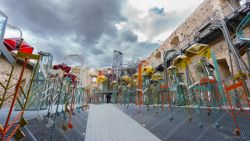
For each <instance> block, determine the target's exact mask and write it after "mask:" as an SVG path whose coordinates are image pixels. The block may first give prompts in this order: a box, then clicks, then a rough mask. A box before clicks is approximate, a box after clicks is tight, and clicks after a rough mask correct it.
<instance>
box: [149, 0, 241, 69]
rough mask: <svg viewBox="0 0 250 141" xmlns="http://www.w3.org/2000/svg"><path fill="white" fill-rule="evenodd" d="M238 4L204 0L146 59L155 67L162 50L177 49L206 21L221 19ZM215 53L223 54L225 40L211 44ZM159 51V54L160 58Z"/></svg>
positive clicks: (230, 0)
mask: <svg viewBox="0 0 250 141" xmlns="http://www.w3.org/2000/svg"><path fill="white" fill-rule="evenodd" d="M238 6H239V5H237V4H236V3H234V1H232V0H205V1H204V2H203V3H202V4H200V5H199V6H198V7H197V8H196V10H195V11H194V12H193V13H192V14H191V15H190V16H189V17H188V18H187V19H186V20H185V22H183V23H182V24H181V25H180V26H179V27H178V28H177V29H176V30H175V31H173V32H172V34H171V35H170V36H169V37H168V38H167V39H166V40H165V41H164V43H163V44H162V45H161V46H160V47H159V48H158V49H157V50H155V51H154V52H153V53H152V54H151V55H150V56H149V57H148V58H147V59H146V61H147V62H148V63H149V64H150V65H152V66H154V67H156V66H158V65H159V64H161V63H162V62H163V57H164V52H165V51H167V50H169V49H171V48H175V49H177V50H179V49H180V48H183V47H184V46H186V45H187V44H188V43H191V42H192V41H193V39H194V36H195V34H196V32H197V31H198V30H199V29H200V28H201V27H203V26H205V25H206V24H207V23H209V22H210V21H212V20H216V19H223V18H224V17H225V16H227V15H228V14H230V13H231V12H233V11H234V10H235V9H236V8H237V7H238ZM211 47H212V48H214V50H215V52H216V54H217V55H219V56H221V53H222V55H223V56H224V54H225V52H222V50H224V49H225V48H226V46H225V41H224V40H223V39H222V40H219V41H217V42H216V43H215V44H213V45H211ZM159 53H160V54H161V55H160V56H161V57H160V58H159V57H158V56H159Z"/></svg>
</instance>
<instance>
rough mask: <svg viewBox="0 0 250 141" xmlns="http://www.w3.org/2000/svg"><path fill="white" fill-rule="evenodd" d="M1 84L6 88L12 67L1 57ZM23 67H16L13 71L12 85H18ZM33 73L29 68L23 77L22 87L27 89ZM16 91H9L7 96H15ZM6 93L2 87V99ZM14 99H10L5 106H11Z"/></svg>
mask: <svg viewBox="0 0 250 141" xmlns="http://www.w3.org/2000/svg"><path fill="white" fill-rule="evenodd" d="M0 64H1V66H0V82H1V83H2V84H3V85H5V86H6V84H7V82H8V79H9V76H10V73H11V65H10V64H9V63H8V62H7V60H6V59H5V58H4V57H3V56H1V55H0ZM21 70H22V66H21V64H17V65H15V70H14V71H13V75H12V79H11V81H10V85H13V84H16V83H17V81H18V78H19V75H20V73H21ZM31 73H32V69H30V68H28V69H26V70H25V73H24V76H23V83H22V86H24V87H25V85H26V84H27V80H29V79H30V77H31ZM14 91H15V87H12V88H11V89H9V90H8V91H7V96H9V95H11V94H13V93H14ZM3 93H4V90H3V87H1V86H0V98H2V96H3ZM11 100H12V97H11V98H9V99H8V100H7V101H5V102H4V106H8V105H10V104H11Z"/></svg>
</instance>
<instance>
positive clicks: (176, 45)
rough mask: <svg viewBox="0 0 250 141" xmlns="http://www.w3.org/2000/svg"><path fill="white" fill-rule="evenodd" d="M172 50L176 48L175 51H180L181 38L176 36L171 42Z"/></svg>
mask: <svg viewBox="0 0 250 141" xmlns="http://www.w3.org/2000/svg"><path fill="white" fill-rule="evenodd" d="M170 44H171V48H175V49H178V48H180V39H179V36H175V37H174V38H173V39H172V40H171V42H170Z"/></svg>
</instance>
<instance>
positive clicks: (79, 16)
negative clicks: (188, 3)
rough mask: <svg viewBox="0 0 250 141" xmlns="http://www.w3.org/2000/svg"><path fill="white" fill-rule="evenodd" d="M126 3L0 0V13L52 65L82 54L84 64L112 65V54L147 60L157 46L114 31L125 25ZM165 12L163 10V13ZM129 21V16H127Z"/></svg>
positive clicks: (127, 30)
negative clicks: (48, 55)
mask: <svg viewBox="0 0 250 141" xmlns="http://www.w3.org/2000/svg"><path fill="white" fill-rule="evenodd" d="M124 3H126V1H125V0H2V1H1V4H0V9H1V10H2V11H4V12H5V13H6V14H7V15H8V17H9V23H11V24H14V25H16V26H18V27H20V28H21V29H23V31H24V32H26V33H27V32H28V33H29V36H27V37H28V38H29V39H27V40H32V42H34V47H35V48H36V49H37V50H42V51H45V52H51V53H52V54H53V57H54V62H55V63H58V62H62V61H63V60H64V59H63V58H64V56H66V55H69V54H82V55H84V56H85V64H87V65H89V66H91V67H96V66H110V65H112V56H113V55H112V53H113V50H121V51H122V52H123V53H124V58H125V60H126V58H132V57H136V58H142V59H143V57H147V56H148V55H149V53H150V52H151V51H153V50H155V49H156V48H157V47H158V46H159V45H158V44H155V43H151V42H149V41H144V42H140V41H138V37H137V35H136V34H135V33H134V32H133V30H134V29H133V28H128V27H122V29H119V30H118V29H117V28H116V26H115V25H116V24H117V23H118V24H119V23H120V22H127V17H125V16H124V15H123V14H122V10H123V6H124ZM163 11H164V10H163ZM126 16H128V18H130V17H129V16H130V15H126Z"/></svg>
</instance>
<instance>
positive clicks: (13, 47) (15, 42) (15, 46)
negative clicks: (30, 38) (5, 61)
mask: <svg viewBox="0 0 250 141" xmlns="http://www.w3.org/2000/svg"><path fill="white" fill-rule="evenodd" d="M3 43H4V45H5V46H6V48H7V49H8V50H9V51H20V52H23V53H29V54H32V52H33V50H34V48H33V47H31V45H29V44H28V43H27V42H26V41H24V40H23V39H21V38H9V39H4V41H3Z"/></svg>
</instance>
